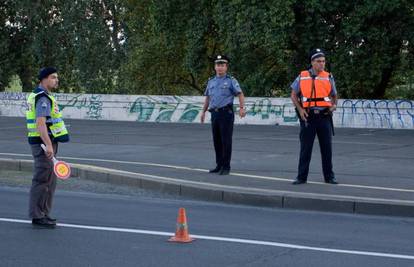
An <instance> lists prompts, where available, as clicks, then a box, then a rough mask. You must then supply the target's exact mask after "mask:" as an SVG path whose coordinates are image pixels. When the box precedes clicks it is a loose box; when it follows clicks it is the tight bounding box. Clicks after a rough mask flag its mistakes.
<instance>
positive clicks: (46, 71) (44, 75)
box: [37, 67, 57, 81]
mask: <svg viewBox="0 0 414 267" xmlns="http://www.w3.org/2000/svg"><path fill="white" fill-rule="evenodd" d="M56 72H57V69H56V68H54V67H46V68H42V69H41V70H40V71H39V75H38V76H37V78H39V81H41V80H43V79H45V78H47V77H48V76H49V75H50V74H53V73H56Z"/></svg>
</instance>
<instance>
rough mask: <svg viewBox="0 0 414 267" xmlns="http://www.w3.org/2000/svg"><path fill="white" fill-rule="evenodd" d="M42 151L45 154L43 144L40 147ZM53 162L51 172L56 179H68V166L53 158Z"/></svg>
mask: <svg viewBox="0 0 414 267" xmlns="http://www.w3.org/2000/svg"><path fill="white" fill-rule="evenodd" d="M40 146H41V147H42V149H43V150H44V151H45V152H46V146H45V145H44V144H41V145H40ZM52 160H53V171H54V173H55V174H56V176H57V178H59V179H62V180H66V179H68V178H69V177H70V166H69V164H67V163H66V162H64V161H61V160H57V159H56V158H55V157H53V158H52Z"/></svg>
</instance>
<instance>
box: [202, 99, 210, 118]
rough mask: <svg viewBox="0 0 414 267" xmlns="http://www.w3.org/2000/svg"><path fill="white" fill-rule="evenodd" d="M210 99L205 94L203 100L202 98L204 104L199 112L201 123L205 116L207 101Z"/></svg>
mask: <svg viewBox="0 0 414 267" xmlns="http://www.w3.org/2000/svg"><path fill="white" fill-rule="evenodd" d="M209 101H210V97H209V96H208V95H207V96H206V98H205V100H204V105H203V110H202V112H201V117H200V121H201V123H204V120H205V118H206V111H207V109H208V103H209Z"/></svg>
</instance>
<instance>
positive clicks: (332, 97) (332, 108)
mask: <svg viewBox="0 0 414 267" xmlns="http://www.w3.org/2000/svg"><path fill="white" fill-rule="evenodd" d="M337 102H338V97H337V96H336V95H334V96H331V103H332V107H331V111H335V110H336V103H337Z"/></svg>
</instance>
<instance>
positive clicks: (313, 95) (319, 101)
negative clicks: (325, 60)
mask: <svg viewBox="0 0 414 267" xmlns="http://www.w3.org/2000/svg"><path fill="white" fill-rule="evenodd" d="M314 83H315V91H314V92H312V77H311V75H310V73H309V71H307V70H304V71H302V72H301V73H300V81H299V86H300V92H301V97H302V99H301V100H302V107H304V108H309V107H316V106H317V107H330V106H332V102H331V98H330V95H331V90H332V86H331V82H330V80H329V72H326V71H322V72H320V73H319V74H318V76H316V77H315V80H314Z"/></svg>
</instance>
